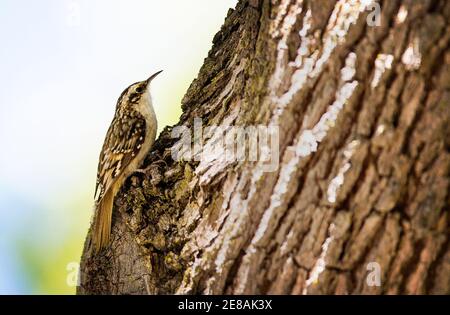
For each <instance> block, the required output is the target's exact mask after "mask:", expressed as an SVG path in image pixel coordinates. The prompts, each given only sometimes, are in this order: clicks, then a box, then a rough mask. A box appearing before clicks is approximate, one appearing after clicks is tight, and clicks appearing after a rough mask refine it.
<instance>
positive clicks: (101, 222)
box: [92, 189, 114, 253]
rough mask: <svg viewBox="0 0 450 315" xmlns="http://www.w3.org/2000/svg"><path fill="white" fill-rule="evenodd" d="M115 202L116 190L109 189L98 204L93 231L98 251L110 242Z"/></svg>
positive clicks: (93, 241) (95, 247)
mask: <svg viewBox="0 0 450 315" xmlns="http://www.w3.org/2000/svg"><path fill="white" fill-rule="evenodd" d="M113 202H114V190H113V189H108V190H107V191H106V192H105V194H104V195H103V197H102V198H101V200H100V201H99V202H98V203H97V205H96V209H95V215H94V224H93V231H92V245H93V247H94V250H95V252H97V253H98V252H99V251H100V250H101V249H103V248H105V247H106V246H107V245H108V244H109V239H110V236H111V220H112V208H113Z"/></svg>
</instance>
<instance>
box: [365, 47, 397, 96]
mask: <svg viewBox="0 0 450 315" xmlns="http://www.w3.org/2000/svg"><path fill="white" fill-rule="evenodd" d="M392 61H394V56H393V55H390V54H378V56H377V58H376V59H375V72H374V74H373V79H372V82H371V83H370V86H371V87H372V89H373V88H376V87H377V86H378V83H380V79H381V76H382V75H383V73H384V72H385V71H386V69H391V68H392Z"/></svg>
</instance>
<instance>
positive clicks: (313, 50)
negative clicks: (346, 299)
mask: <svg viewBox="0 0 450 315" xmlns="http://www.w3.org/2000/svg"><path fill="white" fill-rule="evenodd" d="M369 3H370V1H350V0H347V1H346V0H341V1H334V0H329V1H325V0H314V1H312V0H303V1H302V0H279V1H275V0H273V1H269V0H259V1H258V0H242V1H240V2H239V4H238V5H237V7H236V8H235V9H234V10H230V11H229V13H228V16H227V18H226V20H225V23H224V25H223V27H222V29H221V30H220V32H218V33H217V35H216V36H215V37H214V40H213V48H212V49H211V51H210V52H209V54H208V57H207V58H206V59H205V62H204V65H203V66H202V68H201V70H200V72H199V75H198V78H197V79H196V80H194V82H193V83H192V84H191V86H190V88H189V89H188V91H187V93H186V95H185V97H184V98H183V100H182V108H183V114H182V116H181V118H180V122H179V124H178V126H187V127H189V128H191V127H192V125H193V120H194V118H195V117H199V118H201V119H202V123H203V126H209V125H219V126H232V125H235V126H238V125H243V126H244V125H245V126H248V125H265V126H279V152H280V164H279V167H278V168H277V170H276V171H274V172H262V171H261V169H260V166H259V164H258V163H256V162H252V161H244V162H227V161H225V160H224V159H223V158H222V157H221V156H220V155H218V156H215V159H213V161H210V162H209V163H206V162H203V161H200V162H198V161H184V162H180V161H174V160H173V159H172V157H171V147H172V146H174V144H175V143H176V142H177V141H178V139H173V138H172V137H171V130H172V128H166V129H165V130H164V131H163V132H162V134H161V135H160V137H159V139H158V140H157V142H156V144H155V147H154V149H153V150H152V152H151V153H149V156H148V158H147V160H146V162H145V167H146V169H147V173H146V174H140V173H139V174H135V175H134V176H132V177H131V178H130V179H129V180H128V181H127V183H126V185H125V186H124V187H123V189H122V191H121V193H120V194H119V196H118V197H117V198H116V202H115V208H114V218H113V232H112V244H111V246H110V248H109V249H107V250H105V251H103V252H102V253H100V254H99V255H89V254H88V253H86V252H84V254H83V257H82V261H81V283H80V286H79V287H78V293H80V294H105V293H112V294H122V293H127V294H147V293H149V294H172V293H178V294H194V293H203V294H219V293H226V294H240V293H242V294H256V293H257V294H272V293H277V294H305V293H306V294H312V293H315V294H317V293H318V294H325V293H327V294H360V293H362V294H425V293H429V294H433V293H445V294H448V293H450V250H449V224H448V222H449V204H450V202H449V201H450V194H449V180H450V176H449V171H450V154H449V148H450V127H449V125H450V107H449V106H450V48H449V40H450V1H446V0H423V1H413V0H402V1H401V0H398V1H394V0H389V1H379V2H378V3H379V5H380V8H381V12H380V14H381V19H380V23H381V25H380V26H370V25H368V23H367V18H369V19H370V18H371V17H370V14H371V13H372V12H373V10H370V8H369V7H366V5H370V4H369ZM211 142H212V141H211V140H210V141H208V140H207V141H205V143H204V149H205V150H206V148H208V146H210V145H211ZM88 238H89V235H88ZM373 263H376V264H373ZM377 266H379V267H380V268H379V271H380V276H381V282H380V285H379V286H377V285H375V286H370V285H368V282H367V276H368V274H369V273H371V272H373V271H374V270H375V271H376V270H378V269H377V268H376V267H377Z"/></svg>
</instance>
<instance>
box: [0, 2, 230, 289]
mask: <svg viewBox="0 0 450 315" xmlns="http://www.w3.org/2000/svg"><path fill="white" fill-rule="evenodd" d="M236 2H237V1H236V0H217V1H208V0H190V1H186V0H172V1H162V0H159V1H156V0H153V1H145V0H141V1H138V0H132V1H125V0H122V1H107V0H95V1H89V0H67V1H60V0H45V1H24V0H19V1H17V0H0V40H1V49H0V89H1V91H0V144H1V148H2V149H1V160H0V233H1V237H0V293H1V294H15V293H20V294H72V293H74V292H75V286H74V281H72V280H73V279H74V273H73V272H74V266H76V265H77V264H78V262H79V259H80V255H81V250H82V245H83V242H84V238H85V235H86V232H87V229H88V225H89V220H90V217H91V211H92V207H93V192H94V186H95V177H96V167H97V159H98V154H99V151H100V148H101V145H102V143H103V139H104V136H105V133H106V130H107V128H108V126H109V123H110V122H111V119H112V117H113V114H114V107H115V103H116V100H117V98H118V96H119V95H120V93H121V92H122V90H123V89H125V88H126V87H127V86H128V85H129V84H131V83H133V82H136V81H140V80H143V79H145V78H147V77H148V76H149V75H150V74H152V73H153V72H155V71H157V70H161V69H163V70H164V72H163V73H162V74H161V75H160V76H158V78H157V79H156V80H155V81H154V83H152V85H153V87H152V94H153V99H154V103H155V110H156V113H157V115H158V119H159V130H161V129H162V128H163V127H164V126H166V125H172V124H174V123H176V122H177V120H178V117H179V115H180V113H181V110H180V101H181V98H182V96H183V94H184V92H185V91H186V90H187V87H188V86H189V84H190V83H191V82H192V80H193V79H194V78H195V77H196V75H197V73H198V70H199V68H200V66H201V65H202V62H203V59H204V58H205V57H206V55H207V52H208V50H209V49H210V48H211V41H212V38H213V36H214V34H215V33H216V32H217V31H218V30H219V29H220V26H221V25H222V23H223V21H224V18H225V16H226V14H227V11H228V9H229V8H230V7H231V8H232V7H234V6H235V4H236Z"/></svg>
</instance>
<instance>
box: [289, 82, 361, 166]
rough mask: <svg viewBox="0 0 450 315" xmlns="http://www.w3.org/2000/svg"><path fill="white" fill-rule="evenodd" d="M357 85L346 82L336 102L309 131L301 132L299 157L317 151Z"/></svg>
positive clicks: (297, 150) (297, 148)
mask: <svg viewBox="0 0 450 315" xmlns="http://www.w3.org/2000/svg"><path fill="white" fill-rule="evenodd" d="M357 85H358V82H357V81H352V82H346V83H345V84H344V85H343V86H342V88H341V89H340V90H339V91H338V92H337V95H336V100H335V101H334V102H333V104H332V105H330V106H329V107H328V109H327V111H326V112H325V114H323V115H322V117H321V118H320V120H319V122H318V123H317V124H316V125H315V126H314V127H313V128H312V129H311V130H305V131H303V133H302V135H301V136H300V139H299V142H298V144H297V147H296V152H297V154H298V155H299V156H301V157H305V156H308V155H310V154H311V153H313V152H316V151H317V148H318V145H319V143H320V142H321V141H322V140H323V139H324V138H325V136H326V135H327V133H328V131H329V130H330V128H332V127H334V125H335V123H336V119H337V117H338V114H339V112H340V111H341V110H342V108H343V107H344V105H345V103H346V102H347V100H348V99H349V98H350V97H351V96H352V94H353V91H354V90H355V88H356V86H357Z"/></svg>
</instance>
